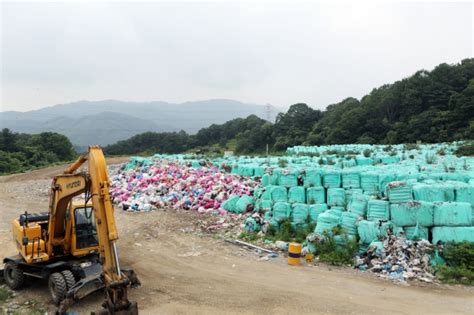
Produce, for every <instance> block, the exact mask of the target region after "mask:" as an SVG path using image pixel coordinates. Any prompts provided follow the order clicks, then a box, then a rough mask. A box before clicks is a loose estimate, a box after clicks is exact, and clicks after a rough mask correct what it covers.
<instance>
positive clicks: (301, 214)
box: [291, 203, 309, 224]
mask: <svg viewBox="0 0 474 315" xmlns="http://www.w3.org/2000/svg"><path fill="white" fill-rule="evenodd" d="M308 217H309V207H308V205H307V204H304V203H295V204H293V210H292V212H291V219H292V222H293V223H295V224H304V223H307V221H308Z"/></svg>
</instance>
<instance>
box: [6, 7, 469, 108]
mask: <svg viewBox="0 0 474 315" xmlns="http://www.w3.org/2000/svg"><path fill="white" fill-rule="evenodd" d="M354 2H356V1H354ZM0 6H1V7H0V9H1V42H0V44H1V49H0V54H1V65H0V66H1V67H0V71H1V81H0V87H1V89H0V93H1V102H0V106H1V107H0V110H2V111H5V110H18V111H27V110H32V109H38V108H41V107H45V106H50V105H55V104H60V103H68V102H73V101H78V100H92V101H93V100H104V99H117V100H124V101H168V102H178V103H179V102H185V101H195V100H206V99H215V98H226V99H234V100H238V101H242V102H248V103H256V104H268V103H269V104H272V105H274V106H278V107H283V108H286V107H288V106H289V105H291V104H294V103H298V102H304V103H307V104H308V105H310V106H312V107H313V108H318V109H324V108H325V107H326V106H327V105H329V104H332V103H336V102H339V101H341V100H343V99H344V98H346V97H349V96H352V97H357V98H360V97H362V96H363V95H365V94H367V93H370V91H371V90H372V89H373V88H375V87H378V86H380V85H383V84H385V83H391V82H394V81H397V80H399V79H402V78H404V77H408V76H410V75H412V74H413V73H415V72H416V71H417V70H420V69H427V70H430V69H433V68H434V67H435V66H436V65H438V64H440V63H443V62H446V63H457V62H460V61H461V60H462V59H464V58H470V57H472V56H473V50H474V48H473V46H474V43H473V26H474V24H473V12H474V9H473V4H472V3H470V2H462V3H453V2H448V3H443V2H435V3H429V2H421V3H409V2H387V3H383V4H381V3H379V4H377V3H376V2H359V1H357V2H356V3H350V2H311V3H310V2H295V1H292V2H271V3H270V2H261V3H257V4H256V3H254V2H250V1H245V2H232V3H231V2H199V1H193V2H176V1H173V2H144V3H137V2H111V1H108V2H100V3H93V2H68V3H64V2H62V3H61V2H60V3H57V2H56V3H47V2H34V3H13V2H8V1H7V2H2V3H1V4H0Z"/></svg>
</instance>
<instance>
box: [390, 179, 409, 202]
mask: <svg viewBox="0 0 474 315" xmlns="http://www.w3.org/2000/svg"><path fill="white" fill-rule="evenodd" d="M386 190H387V195H388V200H389V201H390V202H391V203H402V202H410V201H412V200H413V196H412V190H411V186H410V185H408V184H407V183H406V182H402V181H395V182H390V183H389V184H388V185H387V186H386Z"/></svg>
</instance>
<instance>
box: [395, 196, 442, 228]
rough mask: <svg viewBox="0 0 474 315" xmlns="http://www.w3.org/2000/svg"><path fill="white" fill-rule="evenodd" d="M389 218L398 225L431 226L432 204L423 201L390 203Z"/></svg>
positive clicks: (432, 217)
mask: <svg viewBox="0 0 474 315" xmlns="http://www.w3.org/2000/svg"><path fill="white" fill-rule="evenodd" d="M390 220H392V222H393V223H394V224H396V225H398V226H415V225H417V224H419V225H420V226H433V224H434V221H433V220H434V205H433V203H431V202H425V201H412V202H408V203H393V204H390Z"/></svg>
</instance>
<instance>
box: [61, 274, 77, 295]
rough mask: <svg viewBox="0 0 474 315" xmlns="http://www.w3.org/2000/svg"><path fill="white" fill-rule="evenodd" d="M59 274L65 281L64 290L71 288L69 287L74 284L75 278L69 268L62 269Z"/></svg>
mask: <svg viewBox="0 0 474 315" xmlns="http://www.w3.org/2000/svg"><path fill="white" fill-rule="evenodd" d="M61 275H62V276H63V278H64V280H65V281H66V288H67V290H66V292H67V291H69V290H71V288H72V287H73V286H74V285H75V284H76V278H75V277H74V274H73V273H72V272H71V270H63V271H61Z"/></svg>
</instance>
